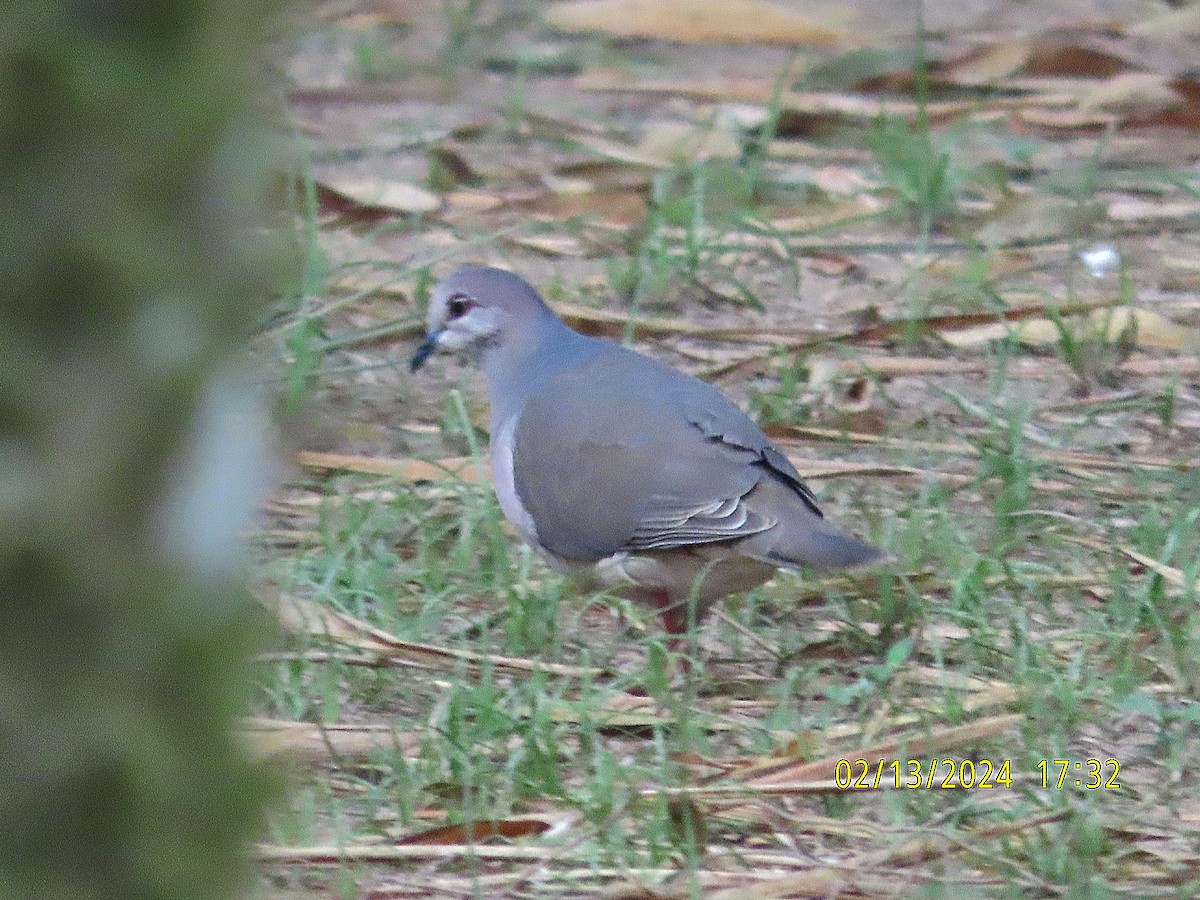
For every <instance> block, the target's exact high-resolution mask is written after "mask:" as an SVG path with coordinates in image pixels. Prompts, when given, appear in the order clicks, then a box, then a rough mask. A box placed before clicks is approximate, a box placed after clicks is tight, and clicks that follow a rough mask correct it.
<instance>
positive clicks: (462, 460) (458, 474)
mask: <svg viewBox="0 0 1200 900" xmlns="http://www.w3.org/2000/svg"><path fill="white" fill-rule="evenodd" d="M296 462H297V463H299V464H300V465H301V466H303V467H304V468H306V469H331V470H336V471H342V472H359V473H361V474H364V475H390V476H392V477H393V478H397V479H399V480H400V481H403V482H413V481H436V480H439V479H442V478H457V479H459V480H462V481H475V480H477V478H478V472H477V471H476V469H475V465H474V463H473V461H472V459H471V457H469V456H452V457H447V458H446V459H442V460H438V461H436V462H429V461H427V460H423V459H405V458H387V457H379V456H353V455H347V454H341V453H317V452H314V451H311V450H301V451H300V452H299V453H297V454H296Z"/></svg>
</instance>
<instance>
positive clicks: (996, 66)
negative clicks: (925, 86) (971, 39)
mask: <svg viewBox="0 0 1200 900" xmlns="http://www.w3.org/2000/svg"><path fill="white" fill-rule="evenodd" d="M1032 55H1033V42H1032V41H1030V40H1028V39H1026V38H1018V39H1016V40H1011V41H1000V42H998V43H995V44H991V45H989V46H987V47H984V48H981V49H978V50H973V51H971V52H970V53H968V54H966V55H965V56H960V57H959V58H958V59H955V60H951V61H949V62H947V63H945V64H944V65H942V66H940V67H939V69H938V74H939V75H940V76H941V77H943V78H948V79H950V80H951V81H956V82H958V83H959V84H967V85H972V84H992V83H994V82H997V81H1000V80H1001V79H1003V78H1008V77H1009V76H1012V75H1015V74H1017V72H1020V71H1021V70H1022V69H1023V68H1024V67H1025V64H1026V63H1028V62H1029V58H1030V57H1031V56H1032Z"/></svg>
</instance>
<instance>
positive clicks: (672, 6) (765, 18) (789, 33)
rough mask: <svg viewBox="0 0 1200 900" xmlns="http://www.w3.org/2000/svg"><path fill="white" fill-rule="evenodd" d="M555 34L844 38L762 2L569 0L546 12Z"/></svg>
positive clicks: (717, 40)
mask: <svg viewBox="0 0 1200 900" xmlns="http://www.w3.org/2000/svg"><path fill="white" fill-rule="evenodd" d="M545 16H546V21H547V22H549V23H550V24H551V25H553V26H554V27H555V28H557V29H559V30H560V31H567V32H572V33H577V32H584V31H603V32H607V33H608V34H614V35H618V36H620V37H639V38H662V39H664V40H668V41H680V42H682V43H703V44H747V43H764V44H786V45H806V46H814V47H829V46H833V45H835V44H837V43H839V42H840V41H842V40H843V39H844V37H845V35H844V33H843V32H841V31H838V30H836V29H834V28H832V27H830V26H829V25H828V24H826V23H825V22H823V21H818V20H817V19H816V18H810V17H809V16H806V15H802V14H801V13H799V12H796V11H795V10H794V9H791V8H789V7H787V6H784V5H783V4H779V3H769V2H767V0H740V2H738V3H729V2H727V0H671V2H667V3H664V2H662V0H571V2H567V3H557V4H555V5H553V6H551V7H550V8H549V9H548V10H546V13H545Z"/></svg>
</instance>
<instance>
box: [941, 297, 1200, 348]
mask: <svg viewBox="0 0 1200 900" xmlns="http://www.w3.org/2000/svg"><path fill="white" fill-rule="evenodd" d="M1079 320H1082V321H1079ZM1072 321H1073V320H1071V319H1068V320H1067V321H1066V323H1065V324H1067V327H1068V328H1070V329H1072V330H1074V326H1073V325H1072V324H1070V323H1071V322H1072ZM1074 321H1078V323H1079V333H1081V334H1084V335H1095V336H1096V337H1097V338H1102V339H1103V340H1106V341H1116V340H1117V339H1118V338H1120V337H1121V335H1122V334H1124V333H1125V332H1126V331H1127V330H1128V329H1130V328H1132V329H1135V332H1134V333H1135V335H1136V343H1137V346H1139V347H1153V348H1156V349H1160V350H1176V351H1189V352H1190V351H1193V350H1200V329H1195V328H1186V327H1184V326H1183V325H1178V324H1176V323H1175V322H1172V321H1171V320H1170V319H1167V318H1166V317H1164V316H1161V315H1159V314H1158V313H1156V312H1153V311H1152V310H1149V309H1141V308H1131V307H1128V306H1119V307H1116V308H1115V309H1110V310H1094V311H1092V312H1091V313H1089V314H1087V315H1086V316H1082V317H1079V318H1078V319H1077V320H1074ZM1009 335H1012V336H1013V338H1014V339H1015V340H1017V341H1019V342H1020V343H1022V344H1025V345H1027V346H1030V347H1045V346H1054V345H1055V344H1058V343H1059V342H1060V341H1061V340H1062V333H1061V332H1060V331H1059V328H1058V326H1057V325H1056V324H1055V323H1054V322H1053V321H1051V320H1050V319H1041V318H1038V319H1026V320H1025V321H1023V322H1018V323H1006V322H994V323H992V324H990V325H977V326H975V327H973V328H963V329H958V330H947V331H942V332H941V337H942V339H943V340H944V341H946V342H947V343H948V344H951V345H952V346H955V347H976V346H979V345H981V344H986V343H988V342H990V341H998V340H1003V339H1004V338H1005V337H1007V336H1009Z"/></svg>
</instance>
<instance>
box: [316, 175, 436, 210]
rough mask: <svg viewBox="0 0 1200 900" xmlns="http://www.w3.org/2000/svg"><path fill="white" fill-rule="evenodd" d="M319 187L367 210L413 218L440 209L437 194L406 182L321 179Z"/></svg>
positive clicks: (344, 178)
mask: <svg viewBox="0 0 1200 900" xmlns="http://www.w3.org/2000/svg"><path fill="white" fill-rule="evenodd" d="M318 186H320V187H324V188H325V189H326V190H328V191H331V192H333V193H335V194H337V195H339V196H340V197H342V198H344V199H346V200H348V201H350V202H351V203H354V204H356V205H358V206H361V207H363V208H364V209H367V210H381V211H386V212H396V213H406V214H412V213H427V212H433V211H434V210H435V209H437V208H438V207H440V206H441V205H442V200H441V198H440V197H439V196H438V195H437V194H434V193H433V192H431V191H427V190H425V188H423V187H418V186H417V185H415V184H412V183H411V182H408V181H395V180H389V179H385V178H350V177H341V176H337V177H333V178H324V179H322V180H321V181H319V182H318Z"/></svg>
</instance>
